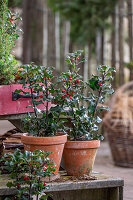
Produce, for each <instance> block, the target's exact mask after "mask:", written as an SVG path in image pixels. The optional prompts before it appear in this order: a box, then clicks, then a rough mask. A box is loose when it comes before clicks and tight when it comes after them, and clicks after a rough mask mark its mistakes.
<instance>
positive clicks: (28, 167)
mask: <svg viewBox="0 0 133 200" xmlns="http://www.w3.org/2000/svg"><path fill="white" fill-rule="evenodd" d="M49 154H50V153H49V152H44V151H41V150H35V151H34V152H29V151H25V152H24V153H21V151H20V150H19V149H16V150H15V152H14V153H6V154H4V155H3V157H2V158H1V161H2V162H4V163H5V166H1V168H5V169H6V170H8V172H9V173H10V174H9V176H10V178H11V179H12V181H9V182H8V183H7V187H9V188H11V187H14V188H16V189H17V194H16V196H15V199H16V200H20V199H23V200H28V199H30V200H32V199H33V196H34V197H36V199H38V200H39V199H40V200H41V199H47V197H48V195H46V196H44V195H42V193H43V191H44V189H48V186H47V184H46V183H45V182H44V181H43V180H42V177H46V176H51V175H52V174H53V172H54V171H55V169H54V163H53V161H52V160H50V159H49V158H48V156H49ZM52 166H53V167H52ZM39 195H40V196H39ZM6 199H10V198H6Z"/></svg>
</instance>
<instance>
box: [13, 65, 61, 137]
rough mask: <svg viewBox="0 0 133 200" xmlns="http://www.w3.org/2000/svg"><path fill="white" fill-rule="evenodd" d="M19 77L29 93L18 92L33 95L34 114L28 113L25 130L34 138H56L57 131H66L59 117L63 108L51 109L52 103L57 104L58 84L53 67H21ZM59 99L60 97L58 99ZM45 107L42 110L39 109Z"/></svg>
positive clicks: (25, 119) (31, 105)
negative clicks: (55, 95) (55, 81)
mask: <svg viewBox="0 0 133 200" xmlns="http://www.w3.org/2000/svg"><path fill="white" fill-rule="evenodd" d="M18 76H20V78H21V79H22V80H21V81H20V83H21V84H23V88H27V89H28V91H27V92H26V91H24V90H16V92H18V93H23V94H25V95H28V94H31V99H32V100H31V104H30V105H29V107H32V108H33V112H34V114H32V115H31V114H30V113H28V114H27V116H26V117H25V118H24V128H25V131H27V132H28V133H29V134H32V135H34V136H54V135H56V133H57V131H65V130H64V126H63V122H64V120H60V119H59V116H60V113H61V108H60V107H58V106H57V107H56V108H53V107H51V108H50V105H51V102H53V103H55V97H54V94H55V91H56V87H55V86H56V84H55V83H54V79H56V77H55V76H53V68H52V67H44V66H37V65H34V64H31V65H24V66H22V67H21V70H20V71H19V74H18ZM57 98H58V97H57ZM39 105H43V108H44V109H42V110H40V109H39V108H38V106H39Z"/></svg>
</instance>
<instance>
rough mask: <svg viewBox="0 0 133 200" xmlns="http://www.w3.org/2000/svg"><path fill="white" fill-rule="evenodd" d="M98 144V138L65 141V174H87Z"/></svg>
mask: <svg viewBox="0 0 133 200" xmlns="http://www.w3.org/2000/svg"><path fill="white" fill-rule="evenodd" d="M99 146H100V141H99V140H92V141H67V142H66V144H65V147H64V152H63V159H64V164H65V168H66V171H67V174H68V175H71V176H81V175H83V174H88V175H89V174H90V173H91V171H92V168H93V164H94V161H95V157H96V152H97V148H98V147H99Z"/></svg>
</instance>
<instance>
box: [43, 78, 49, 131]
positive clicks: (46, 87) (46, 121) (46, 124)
mask: <svg viewBox="0 0 133 200" xmlns="http://www.w3.org/2000/svg"><path fill="white" fill-rule="evenodd" d="M45 90H46V99H47V100H46V101H47V103H46V116H45V129H44V132H45V134H46V131H47V126H48V84H47V79H46V78H45Z"/></svg>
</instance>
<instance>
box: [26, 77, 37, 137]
mask: <svg viewBox="0 0 133 200" xmlns="http://www.w3.org/2000/svg"><path fill="white" fill-rule="evenodd" d="M27 76H28V75H27ZM28 80H29V84H30V91H31V98H32V104H33V110H34V113H35V117H36V125H37V132H38V136H39V135H40V134H39V122H38V118H37V112H36V105H35V102H34V96H33V90H32V85H31V80H30V78H29V76H28Z"/></svg>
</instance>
